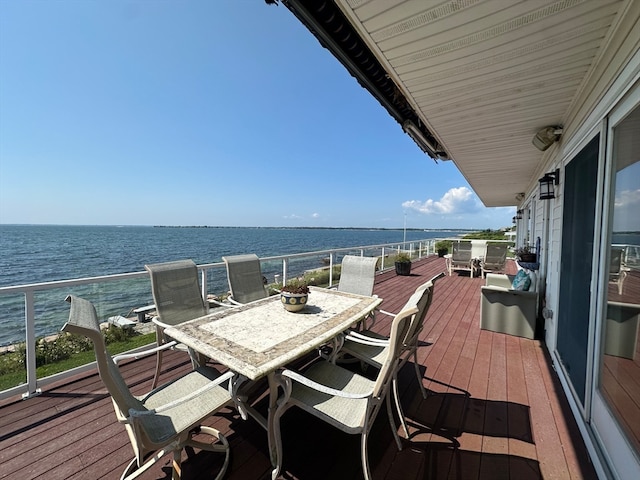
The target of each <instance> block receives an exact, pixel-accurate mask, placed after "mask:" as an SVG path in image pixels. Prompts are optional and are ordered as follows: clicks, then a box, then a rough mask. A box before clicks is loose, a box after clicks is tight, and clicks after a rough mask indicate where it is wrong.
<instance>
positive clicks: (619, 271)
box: [609, 247, 627, 295]
mask: <svg viewBox="0 0 640 480" xmlns="http://www.w3.org/2000/svg"><path fill="white" fill-rule="evenodd" d="M623 256H624V249H623V248H617V247H612V248H611V263H610V267H609V282H611V283H615V284H616V285H617V286H618V295H622V291H623V287H624V279H625V278H626V277H627V268H626V267H625V266H624V262H623V261H622V258H623Z"/></svg>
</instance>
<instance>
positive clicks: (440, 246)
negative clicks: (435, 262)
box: [435, 240, 451, 258]
mask: <svg viewBox="0 0 640 480" xmlns="http://www.w3.org/2000/svg"><path fill="white" fill-rule="evenodd" d="M450 243H451V242H447V241H446V240H439V241H437V242H436V245H435V247H436V252H437V253H438V256H439V257H440V258H442V257H444V256H445V255H446V254H447V253H449V244H450Z"/></svg>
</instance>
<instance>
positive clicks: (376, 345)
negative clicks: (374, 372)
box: [339, 273, 444, 438]
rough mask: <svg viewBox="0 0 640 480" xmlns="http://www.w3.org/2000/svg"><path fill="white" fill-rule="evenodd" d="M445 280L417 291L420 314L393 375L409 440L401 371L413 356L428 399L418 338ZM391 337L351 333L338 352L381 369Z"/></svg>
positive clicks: (403, 344)
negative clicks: (434, 296)
mask: <svg viewBox="0 0 640 480" xmlns="http://www.w3.org/2000/svg"><path fill="white" fill-rule="evenodd" d="M442 277H444V273H440V274H438V275H436V276H435V277H433V278H432V279H431V280H429V281H428V282H426V283H423V284H422V285H420V286H419V287H418V288H416V290H415V292H414V294H413V295H414V296H418V302H417V306H418V313H417V314H416V315H415V316H414V317H413V319H412V322H411V325H410V328H409V330H408V332H407V335H406V336H405V337H404V338H403V339H402V342H401V344H400V350H399V352H398V355H399V357H400V361H399V362H398V365H397V367H396V369H395V371H394V372H393V382H392V388H393V390H392V392H393V396H394V400H395V404H396V411H397V412H398V416H399V418H400V423H401V424H402V427H403V429H404V432H405V435H406V437H407V438H408V437H409V429H408V427H407V423H406V420H405V417H404V413H403V411H402V405H401V404H400V396H399V392H398V381H397V379H398V372H399V371H400V369H401V368H402V367H403V366H404V364H405V363H406V362H407V361H408V360H409V359H410V358H411V357H413V367H414V370H415V373H416V378H417V380H418V386H419V388H420V392H421V393H422V398H425V399H426V398H427V391H426V390H425V388H424V385H423V384H422V374H421V373H420V367H419V365H420V364H419V363H418V347H419V346H420V339H419V335H420V332H422V329H423V327H424V320H425V318H426V316H427V312H428V311H429V307H430V306H431V302H432V300H433V292H434V288H435V282H436V280H438V279H439V278H442ZM413 301H414V298H413V296H412V297H411V298H409V300H408V301H407V303H406V304H405V306H404V307H403V309H404V308H407V306H408V305H409V304H410V303H411V302H413ZM389 352H390V348H389V338H388V337H385V336H383V335H380V334H378V333H375V332H372V331H364V332H354V331H350V332H348V333H347V334H345V336H344V343H343V344H342V347H341V349H340V351H339V355H340V354H348V355H350V356H352V357H354V358H356V359H358V360H360V361H361V362H362V363H364V364H366V365H371V366H372V367H375V368H381V367H382V365H383V364H384V362H385V360H386V359H387V357H388V356H389Z"/></svg>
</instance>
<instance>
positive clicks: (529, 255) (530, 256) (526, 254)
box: [513, 245, 537, 263]
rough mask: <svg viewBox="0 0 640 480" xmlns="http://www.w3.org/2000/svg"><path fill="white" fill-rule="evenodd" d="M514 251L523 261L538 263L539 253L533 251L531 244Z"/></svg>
mask: <svg viewBox="0 0 640 480" xmlns="http://www.w3.org/2000/svg"><path fill="white" fill-rule="evenodd" d="M513 253H514V254H515V255H516V257H518V259H519V260H520V261H521V262H523V263H536V259H537V255H536V254H535V253H534V252H532V251H531V246H530V245H524V246H522V247H518V248H516V249H515V250H514V251H513Z"/></svg>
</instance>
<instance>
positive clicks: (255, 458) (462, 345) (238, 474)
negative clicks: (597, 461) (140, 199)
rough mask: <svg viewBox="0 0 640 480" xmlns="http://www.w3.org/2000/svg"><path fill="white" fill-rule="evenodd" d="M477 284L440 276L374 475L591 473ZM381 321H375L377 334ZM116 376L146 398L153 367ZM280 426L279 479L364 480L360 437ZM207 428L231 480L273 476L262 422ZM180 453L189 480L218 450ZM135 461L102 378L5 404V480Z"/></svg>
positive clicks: (555, 395) (386, 278) (180, 367)
mask: <svg viewBox="0 0 640 480" xmlns="http://www.w3.org/2000/svg"><path fill="white" fill-rule="evenodd" d="M441 271H444V260H443V259H440V258H437V257H431V258H429V259H427V260H424V261H420V262H414V265H413V269H412V274H411V276H409V277H399V276H396V275H395V274H394V273H392V272H388V273H384V274H381V275H379V276H378V279H377V281H376V286H375V292H376V293H377V294H378V295H379V296H380V297H382V298H384V299H385V302H384V303H383V308H384V309H385V310H390V311H397V310H398V309H399V307H400V306H402V305H403V304H404V302H405V301H406V299H407V298H408V297H409V295H410V294H411V293H412V292H413V290H414V289H415V287H416V286H417V285H419V284H421V283H423V282H425V281H426V280H428V279H429V278H431V277H432V276H433V275H435V274H436V273H439V272H441ZM482 284H483V280H482V279H480V278H474V279H472V278H469V276H468V274H466V275H465V274H463V273H461V274H454V275H453V276H451V277H448V276H447V277H444V278H442V279H440V280H438V282H437V284H436V290H435V294H434V300H433V304H432V306H431V309H430V310H429V313H428V315H427V320H426V326H425V329H424V332H423V336H422V340H423V342H424V345H425V346H424V348H421V349H420V363H421V365H423V366H424V367H423V368H425V369H426V372H425V378H424V384H425V386H427V388H428V390H429V392H430V395H429V396H428V398H427V399H426V400H423V399H422V396H421V394H420V392H419V390H418V387H417V382H416V380H415V375H414V373H413V366H411V365H407V366H405V368H404V369H403V371H402V372H401V386H402V391H401V394H402V402H403V405H404V407H405V413H406V415H407V417H408V420H409V422H410V426H411V430H412V432H411V438H410V439H409V440H406V439H405V440H404V448H403V450H402V451H398V450H397V448H396V445H395V442H394V441H393V437H392V435H391V431H390V429H389V426H388V421H387V417H386V413H385V412H381V413H380V414H379V415H378V418H377V420H376V424H375V425H374V428H373V432H372V434H371V437H370V443H369V448H370V451H369V454H370V462H371V468H372V472H373V476H374V478H375V479H386V480H400V479H445V478H446V479H449V478H457V479H483V478H487V479H500V478H505V479H518V480H521V479H523V480H528V479H542V478H544V479H556V478H557V479H581V478H584V479H594V478H596V474H595V472H594V470H593V468H592V466H591V464H590V462H589V459H588V456H587V453H586V448H585V446H584V443H583V442H582V440H581V438H580V436H579V434H578V431H577V427H576V425H575V422H574V420H573V418H572V417H571V416H570V414H569V407H568V405H567V402H566V401H565V399H564V397H563V396H562V395H561V393H560V392H561V388H560V385H559V382H558V379H557V377H556V374H555V372H554V371H553V369H552V367H551V363H550V361H549V358H548V355H547V353H546V350H545V349H544V348H543V346H542V344H541V342H540V341H537V340H534V341H532V340H526V339H522V338H518V337H511V336H507V335H504V334H498V333H492V332H488V331H484V330H482V331H481V330H480V328H479V323H480V322H479V315H480V286H481V285H482ZM388 325H389V322H388V321H383V319H382V318H381V320H380V321H379V322H378V328H379V329H380V331H381V332H383V333H386V332H385V330H388ZM165 358H166V360H165V362H166V364H165V365H166V366H167V370H166V373H165V374H164V375H165V378H169V376H171V375H176V374H179V373H180V372H184V371H186V370H188V369H189V368H190V364H189V362H188V360H187V358H186V355H184V354H180V353H175V354H171V355H167V356H166V357H165ZM123 374H124V376H125V378H126V379H127V381H128V382H129V383H130V385H131V386H132V389H133V390H134V392H136V393H142V392H144V391H145V390H146V389H148V387H149V385H150V383H151V378H152V376H153V364H152V360H141V361H131V362H129V363H126V364H124V365H123ZM258 408H264V399H258ZM282 421H283V442H284V472H283V478H287V479H305V480H306V479H323V480H324V479H334V478H335V479H358V478H362V470H361V465H360V449H359V438H358V437H357V436H349V435H347V434H344V433H342V432H340V431H338V430H336V429H334V428H332V427H330V426H328V425H325V424H323V423H322V422H319V421H317V420H315V419H314V418H312V417H310V416H309V415H305V414H304V413H303V412H299V411H297V410H296V409H292V410H290V411H289V412H287V413H286V414H285V415H284V417H283V420H282ZM208 424H210V425H212V426H215V427H216V428H218V429H220V430H221V431H222V432H223V433H225V434H226V435H227V437H228V439H229V441H230V443H231V448H232V451H231V465H230V468H229V470H228V473H227V475H226V477H225V478H227V479H242V480H251V479H267V478H270V471H271V466H270V462H269V459H268V452H267V436H266V433H265V432H264V430H262V429H261V428H260V427H259V426H258V425H257V423H256V422H254V421H253V420H249V421H242V420H241V419H240V416H239V415H238V414H237V413H236V412H235V411H233V410H228V411H224V412H222V414H221V415H218V416H216V417H213V418H212V419H211V420H210V422H208ZM183 455H184V458H185V459H186V461H185V463H184V465H183V467H184V474H183V478H185V479H205V478H207V479H208V478H213V476H214V475H215V472H216V469H217V468H218V467H219V465H220V458H219V456H216V455H215V454H211V453H206V452H195V453H192V454H191V455H187V454H186V453H184V454H183ZM131 457H132V450H131V446H130V444H129V441H128V438H127V435H126V433H125V431H124V429H123V427H122V426H121V425H119V424H117V423H116V421H115V416H114V413H113V407H112V405H111V400H110V398H109V397H108V395H107V394H106V390H105V389H104V387H103V386H102V383H101V381H100V378H99V377H98V375H97V374H85V375H82V376H79V377H77V378H75V379H73V380H72V381H66V382H62V383H60V384H57V385H53V386H51V387H49V388H47V389H46V390H45V391H44V392H43V394H42V395H40V396H38V397H35V398H32V399H29V400H24V401H23V400H18V399H15V400H9V401H5V402H3V403H1V404H0V465H2V467H1V468H0V478H20V479H22V480H26V479H32V478H45V479H50V480H57V479H89V478H90V479H99V478H104V479H115V478H119V476H120V474H121V472H122V470H123V468H124V466H125V465H126V463H127V462H128V461H129V460H130V458H131ZM187 457H188V459H187ZM169 462H170V456H167V457H165V459H163V461H161V462H159V464H157V465H156V466H154V468H152V469H151V470H150V471H149V472H146V473H145V474H144V475H142V476H141V478H143V479H161V478H169V474H168V471H169Z"/></svg>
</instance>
